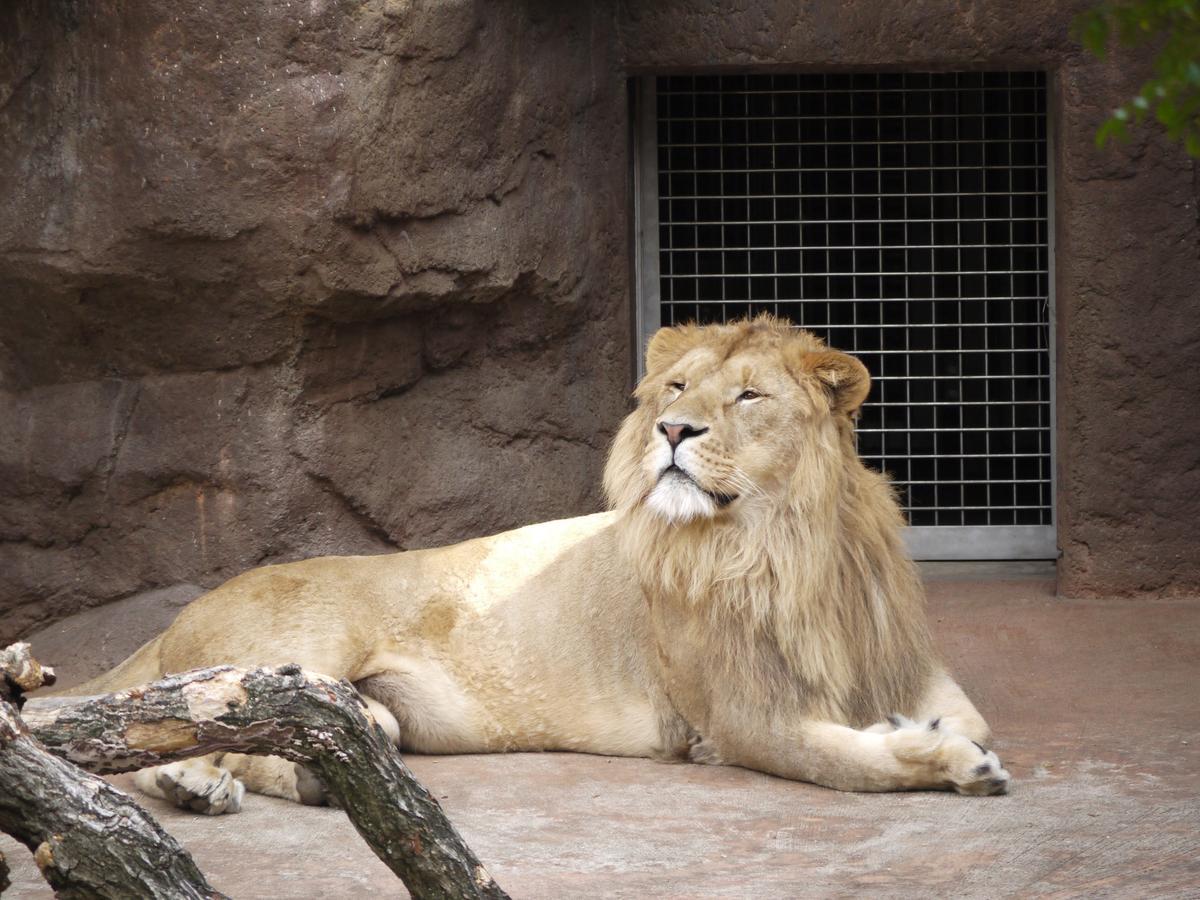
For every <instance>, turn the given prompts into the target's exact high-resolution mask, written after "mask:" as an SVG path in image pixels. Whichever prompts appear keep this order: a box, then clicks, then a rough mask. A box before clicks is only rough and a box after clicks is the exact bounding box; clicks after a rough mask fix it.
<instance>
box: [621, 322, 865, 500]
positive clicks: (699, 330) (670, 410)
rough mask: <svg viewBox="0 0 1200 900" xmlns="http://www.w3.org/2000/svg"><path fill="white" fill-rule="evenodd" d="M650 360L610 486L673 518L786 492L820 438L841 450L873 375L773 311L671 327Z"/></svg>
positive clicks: (652, 350) (659, 338) (654, 342)
mask: <svg viewBox="0 0 1200 900" xmlns="http://www.w3.org/2000/svg"><path fill="white" fill-rule="evenodd" d="M647 370H648V371H647V375H646V377H645V378H644V379H643V380H642V383H641V384H640V385H639V386H638V389H637V398H638V401H639V408H638V410H637V411H636V412H634V413H633V414H631V416H630V417H629V419H628V420H627V421H626V423H625V426H623V428H622V434H621V435H619V436H618V439H617V443H616V445H615V446H614V449H613V458H612V459H611V460H610V464H609V471H608V472H607V473H606V486H607V487H608V489H609V492H610V497H612V498H613V499H614V500H617V505H625V503H628V502H630V501H632V502H634V503H642V504H644V505H645V507H646V508H647V509H648V510H650V511H652V512H654V513H656V514H657V515H658V516H661V517H662V518H664V519H666V520H667V521H670V522H674V523H683V522H688V521H691V520H694V519H700V518H713V517H719V516H723V515H736V514H738V512H739V510H743V509H745V507H747V506H758V505H761V504H763V503H770V502H772V501H773V499H777V498H780V497H784V496H786V495H787V494H788V492H789V490H790V488H791V484H790V481H791V479H792V478H793V477H794V476H795V474H796V471H797V468H798V466H799V465H800V463H801V460H802V459H805V458H806V457H808V456H809V455H810V454H812V453H813V452H814V445H829V450H830V451H831V452H833V453H837V452H840V442H839V441H838V440H837V435H838V433H839V430H840V426H842V425H846V424H848V423H849V420H850V416H851V415H853V413H854V412H855V411H856V410H857V409H858V407H859V405H861V403H862V400H863V398H865V396H866V393H867V388H868V387H869V383H870V382H869V378H868V376H867V373H866V370H865V368H864V367H863V366H862V364H861V363H859V362H858V361H857V360H855V359H853V358H852V357H849V356H846V355H845V354H842V353H837V352H836V351H830V350H828V349H827V348H826V347H825V346H824V345H823V344H822V343H821V342H820V341H819V340H818V339H817V338H815V337H813V336H812V335H810V334H808V333H806V332H803V331H798V330H796V329H793V328H791V327H789V326H787V325H785V324H784V323H781V322H778V321H776V320H772V319H758V320H755V321H753V322H745V323H738V324H734V325H723V326H706V327H695V326H686V327H683V328H670V329H663V330H662V331H660V332H659V333H658V334H657V335H655V338H654V339H653V340H652V341H651V344H650V348H649V350H648V352H647ZM831 441H832V444H831ZM622 454H623V455H625V456H626V457H632V458H626V459H619V458H618V457H619V456H621V455H622ZM615 478H622V479H625V480H626V483H624V484H619V485H618V484H613V483H612V482H613V480H614V479H615ZM622 500H624V501H625V502H624V503H622Z"/></svg>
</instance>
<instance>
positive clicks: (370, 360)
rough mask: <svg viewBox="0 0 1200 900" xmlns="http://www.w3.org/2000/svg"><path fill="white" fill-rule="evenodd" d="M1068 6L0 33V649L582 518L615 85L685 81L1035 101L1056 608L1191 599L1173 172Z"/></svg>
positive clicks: (600, 347) (140, 22)
mask: <svg viewBox="0 0 1200 900" xmlns="http://www.w3.org/2000/svg"><path fill="white" fill-rule="evenodd" d="M1083 5H1084V4H1082V3H1060V4H1056V3H1044V2H1043V3H1033V2H1020V3H1013V4H1001V3H993V2H983V0H980V2H975V3H951V2H949V0H918V2H910V3H905V4H880V3H877V2H869V0H859V2H850V3H838V4H829V3H816V2H802V3H799V4H775V3H751V4H740V5H739V6H738V7H737V8H733V7H730V8H724V7H722V8H716V7H715V5H714V4H710V3H696V2H683V0H671V2H646V3H630V4H626V5H618V4H607V3H593V4H569V3H553V2H547V0H525V2H522V0H506V2H489V3H484V2H469V0H444V2H417V0H411V2H403V0H401V2H385V0H364V2H331V0H310V2H303V3H302V2H288V0H272V2H265V3H254V4H236V5H231V4H204V5H197V4H165V3H144V4H137V5H132V4H120V3H115V2H111V0H108V2H105V0H95V2H91V3H86V4H85V3H82V2H71V0H58V2H55V3H42V2H33V0H18V2H12V3H8V4H5V5H4V7H3V9H0V196H2V197H4V198H5V212H6V213H7V214H6V215H5V216H3V217H0V640H6V639H7V638H9V637H11V636H13V635H15V634H20V633H25V632H28V631H29V630H30V629H32V628H33V627H34V626H36V625H38V624H40V623H44V622H48V621H51V620H54V619H57V618H60V617H62V616H64V615H66V614H68V613H70V612H73V611H75V610H77V609H80V608H83V607H86V606H91V605H95V604H99V603H103V602H106V601H109V600H112V599H114V598H118V597H123V596H129V595H133V594H136V593H138V592H141V591H145V590H148V589H151V588H155V587H159V586H165V585H171V584H178V583H184V582H194V583H197V584H200V585H212V584H215V583H217V582H219V581H221V580H222V579H224V578H226V577H228V576H230V575H232V574H234V573H236V572H237V571H240V570H242V569H244V568H246V567H248V566H251V565H255V564H261V563H265V562H271V561H278V560H286V559H294V558H298V557H303V556H310V555H314V554H318V553H328V552H345V553H354V552H378V551H383V550H388V549H391V548H396V547H419V546H428V545H433V544H438V543H444V542H446V541H450V540H453V539H456V538H460V537H464V536H468V535H472V534H479V533H484V532H488V531H494V530H498V529H502V528H507V527H511V526H515V525H519V524H522V523H525V522H530V521H535V520H538V519H544V518H549V517H553V516H558V515H569V514H575V513H580V512H587V511H590V510H594V509H596V508H598V507H599V505H600V496H599V491H598V480H599V473H600V469H601V466H602V463H603V456H604V449H605V445H606V443H607V441H608V439H609V437H610V436H611V434H612V432H613V430H614V429H615V427H616V425H617V423H618V422H619V419H620V417H621V415H622V414H623V412H624V410H625V408H626V400H625V397H626V396H627V389H628V386H629V373H630V371H631V368H632V338H631V325H630V318H629V310H630V299H629V287H628V285H629V262H628V258H629V253H628V240H629V238H628V235H629V220H628V210H629V203H628V199H627V198H628V190H629V186H628V174H629V150H628V147H629V139H628V121H627V116H628V113H627V94H626V78H627V77H628V76H629V75H630V74H631V73H634V74H635V73H639V72H652V71H665V70H672V71H674V70H680V69H684V70H691V69H697V68H712V67H714V66H716V65H731V66H742V67H770V66H788V67H795V66H803V67H806V68H810V69H822V68H829V67H834V66H838V67H843V66H862V67H868V68H877V67H879V66H881V65H890V66H904V67H911V68H929V67H936V68H963V67H980V66H1004V67H1044V68H1047V69H1049V70H1051V71H1053V72H1054V73H1055V78H1054V88H1053V93H1054V95H1055V100H1056V105H1057V109H1058V112H1057V116H1056V119H1057V122H1056V130H1057V138H1056V160H1055V163H1056V175H1055V177H1056V181H1057V188H1056V198H1057V203H1058V207H1057V222H1058V260H1057V263H1058V267H1057V302H1058V341H1059V346H1058V379H1059V384H1058V390H1059V394H1058V397H1059V432H1058V452H1059V512H1060V541H1061V543H1062V546H1063V551H1064V558H1063V560H1062V564H1061V566H1060V588H1061V589H1062V590H1063V591H1064V592H1065V593H1069V594H1076V595H1081V594H1082V595H1087V594H1100V593H1139V592H1146V591H1155V592H1171V591H1194V590H1196V589H1197V587H1200V554H1197V553H1195V552H1194V548H1195V538H1194V534H1193V533H1192V532H1193V530H1194V526H1193V524H1192V523H1193V522H1194V521H1196V520H1197V518H1198V517H1200V465H1198V464H1197V462H1198V453H1197V450H1196V449H1195V448H1196V447H1197V445H1198V443H1200V442H1198V441H1197V430H1198V428H1197V425H1196V424H1194V421H1193V417H1192V416H1191V415H1190V410H1192V409H1194V408H1195V400H1194V398H1195V397H1196V396H1197V395H1198V394H1200V366H1197V365H1196V362H1197V359H1196V357H1197V349H1198V348H1200V316H1197V314H1196V313H1197V289H1196V284H1197V283H1198V280H1197V275H1200V271H1198V264H1197V260H1198V231H1197V222H1196V207H1195V202H1196V187H1195V184H1194V168H1193V166H1192V164H1191V163H1190V162H1189V161H1188V160H1186V159H1185V157H1184V156H1183V154H1182V152H1181V151H1180V150H1178V149H1177V148H1175V147H1172V146H1169V145H1167V144H1165V143H1164V142H1162V141H1160V140H1157V139H1144V138H1143V139H1140V140H1139V141H1138V142H1136V143H1134V144H1132V145H1130V146H1128V147H1124V148H1118V149H1115V150H1105V151H1097V150H1096V149H1095V148H1094V146H1093V144H1092V134H1093V132H1094V128H1095V126H1096V124H1097V123H1098V122H1099V121H1100V120H1101V119H1102V118H1103V116H1104V115H1105V113H1106V112H1107V110H1108V109H1110V108H1111V107H1112V106H1113V105H1114V104H1115V102H1116V101H1117V100H1118V99H1119V98H1121V97H1123V96H1124V95H1126V94H1127V93H1129V92H1130V91H1131V89H1132V88H1133V87H1134V86H1135V85H1136V84H1137V83H1138V79H1139V77H1140V76H1141V74H1142V72H1143V71H1144V69H1143V68H1141V67H1139V66H1136V65H1135V66H1131V65H1130V64H1129V61H1128V59H1129V58H1128V57H1127V56H1121V57H1118V58H1115V59H1114V60H1112V61H1110V62H1109V63H1108V64H1100V63H1097V62H1095V61H1093V60H1092V59H1090V58H1089V57H1087V56H1085V55H1084V54H1083V53H1082V52H1081V51H1080V50H1079V49H1078V48H1077V47H1075V46H1074V45H1073V44H1072V43H1071V42H1070V40H1069V39H1068V36H1067V28H1068V23H1069V21H1070V18H1071V16H1072V15H1073V13H1074V12H1075V11H1076V10H1078V9H1079V8H1082V6H1083Z"/></svg>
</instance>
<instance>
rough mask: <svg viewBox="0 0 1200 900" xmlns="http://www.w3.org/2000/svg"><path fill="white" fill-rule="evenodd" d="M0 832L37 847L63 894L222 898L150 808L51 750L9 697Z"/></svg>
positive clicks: (0, 713)
mask: <svg viewBox="0 0 1200 900" xmlns="http://www.w3.org/2000/svg"><path fill="white" fill-rule="evenodd" d="M0 831H4V832H6V833H7V834H10V835H12V836H13V837H14V838H16V839H17V840H18V841H20V842H21V843H22V844H24V845H25V846H26V847H28V848H29V849H30V850H31V851H33V858H34V860H35V861H36V862H37V865H38V868H39V869H41V871H42V876H43V877H44V878H45V879H46V881H48V882H49V883H50V886H51V887H52V888H54V891H55V894H56V895H57V896H58V897H62V898H89V900H90V898H113V900H125V898H128V897H163V898H176V897H180V898H197V900H199V898H214V897H221V896H222V895H221V894H219V893H217V892H216V891H215V890H213V888H212V887H211V886H210V885H209V883H208V882H207V881H206V880H205V878H204V876H203V875H202V874H201V873H200V870H199V869H198V868H196V864H195V863H194V862H193V861H192V858H191V856H190V855H189V854H188V852H187V851H186V850H184V849H183V847H181V846H180V845H179V843H178V842H177V841H176V840H175V839H174V838H173V837H171V836H170V835H169V834H167V833H166V832H165V831H163V830H162V828H161V827H160V826H159V824H158V823H157V822H155V821H154V819H153V818H152V817H151V816H150V814H149V813H147V812H146V811H145V810H143V809H142V808H141V807H139V806H138V805H137V804H136V803H134V802H133V800H131V799H130V798H129V797H127V796H126V795H125V794H123V793H121V792H120V791H118V790H117V789H116V788H114V787H112V786H111V785H110V784H108V782H106V781H104V780H103V779H101V778H97V777H96V776H94V775H89V774H88V773H86V772H82V771H80V770H79V769H78V768H77V767H75V766H73V765H71V764H70V763H67V762H64V761H63V760H61V759H58V758H57V757H55V756H51V755H50V754H49V753H47V752H46V750H45V749H44V748H43V747H42V746H41V745H40V744H39V743H38V742H37V741H36V740H35V739H34V738H33V736H32V735H31V734H30V733H29V730H28V728H26V726H25V723H24V722H22V721H21V717H20V716H19V715H18V714H17V711H16V709H15V708H14V707H13V706H12V705H11V704H9V703H7V702H6V701H3V700H0ZM2 880H4V879H3V878H2V877H0V881H2Z"/></svg>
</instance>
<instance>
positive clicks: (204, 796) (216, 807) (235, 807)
mask: <svg viewBox="0 0 1200 900" xmlns="http://www.w3.org/2000/svg"><path fill="white" fill-rule="evenodd" d="M221 756H222V754H219V753H214V754H212V755H210V756H200V757H196V758H195V759H185V760H183V761H182V762H177V763H169V764H168V765H165V766H155V767H153V768H151V769H142V770H141V771H140V772H138V773H137V774H135V775H134V776H133V782H134V784H136V785H137V787H138V789H139V790H140V791H142V792H143V793H145V794H149V795H150V796H151V797H158V798H159V799H162V800H166V801H168V802H169V803H173V804H174V805H175V806H178V807H179V808H180V809H187V810H191V811H192V812H198V813H203V814H204V815H206V816H219V815H222V814H225V813H236V812H240V811H241V809H242V798H243V797H244V796H245V794H246V788H245V785H244V784H243V783H242V782H241V781H239V780H238V779H237V778H235V777H234V775H233V773H232V772H231V771H229V769H226V768H224V767H222V766H220V765H218V763H219V762H220V761H221Z"/></svg>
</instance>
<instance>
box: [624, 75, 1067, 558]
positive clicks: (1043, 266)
mask: <svg viewBox="0 0 1200 900" xmlns="http://www.w3.org/2000/svg"><path fill="white" fill-rule="evenodd" d="M641 97H642V103H643V106H644V107H647V108H644V109H642V110H641V111H640V114H641V116H642V122H641V126H642V131H641V139H640V142H639V157H640V160H641V162H640V165H639V181H640V186H639V198H640V203H639V220H640V222H639V225H640V229H641V244H642V246H641V248H640V250H641V254H640V260H641V266H640V268H641V272H640V291H641V295H642V296H641V302H640V309H639V314H640V317H641V321H642V327H643V330H644V331H645V330H649V329H650V328H652V327H656V326H657V325H658V324H659V323H661V324H672V323H679V322H686V321H698V322H701V323H708V322H722V321H726V320H728V319H732V318H736V317H739V316H744V315H747V314H754V313H757V312H760V311H763V310H768V311H771V312H775V313H777V314H779V315H783V316H786V317H787V318H789V319H791V320H792V321H793V322H795V323H796V324H797V325H801V326H803V327H804V328H807V329H809V330H811V331H813V332H815V333H816V334H818V335H820V336H821V337H823V338H825V339H826V340H827V341H828V342H829V344H830V345H832V346H834V347H837V348H839V349H843V350H847V351H850V352H853V353H855V354H856V355H857V356H858V357H859V358H860V359H862V361H863V362H864V363H865V364H866V365H867V368H868V369H869V370H870V371H871V374H872V377H873V379H874V386H873V388H872V392H871V396H870V397H869V398H868V401H867V404H866V406H865V407H864V410H863V413H862V418H861V420H860V422H859V429H858V435H859V450H860V452H861V454H862V456H863V458H864V460H865V461H866V462H867V463H868V464H869V465H873V466H875V467H877V468H879V469H881V470H885V471H887V472H888V473H890V475H891V476H892V478H893V480H894V481H895V483H896V486H897V488H898V490H899V492H900V496H901V500H902V505H903V507H904V510H905V514H906V515H907V516H908V519H909V522H910V524H911V525H912V526H914V527H912V528H910V529H909V531H910V544H912V545H913V550H914V554H915V555H917V556H922V557H925V558H954V557H975V558H984V557H993V558H994V557H1006V556H1007V557H1048V556H1053V555H1054V544H1055V542H1054V533H1053V485H1052V472H1053V469H1052V459H1051V443H1052V429H1051V421H1052V400H1053V396H1052V390H1051V388H1052V384H1051V354H1050V347H1051V341H1050V327H1051V315H1050V282H1051V279H1050V265H1051V254H1050V239H1051V236H1050V223H1049V196H1050V192H1049V185H1048V175H1049V172H1048V168H1047V162H1046V159H1047V119H1046V85H1045V75H1044V73H1039V72H986V73H981V72H973V73H939V74H912V73H895V74H834V75H810V74H786V75H723V76H681V77H660V78H657V79H647V80H646V82H645V84H644V90H643V91H642V93H641Z"/></svg>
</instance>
